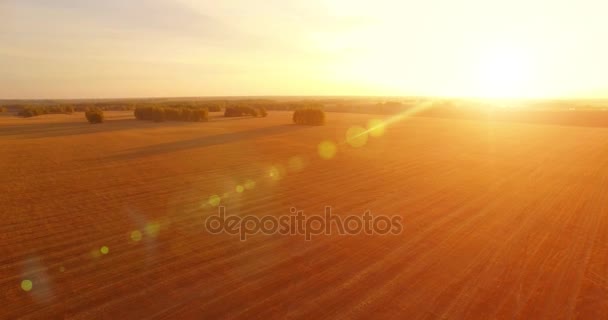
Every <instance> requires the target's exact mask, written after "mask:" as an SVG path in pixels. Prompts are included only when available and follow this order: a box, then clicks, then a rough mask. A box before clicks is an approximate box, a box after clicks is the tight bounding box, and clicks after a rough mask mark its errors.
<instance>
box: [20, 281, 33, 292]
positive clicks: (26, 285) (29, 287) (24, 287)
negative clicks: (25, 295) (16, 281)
mask: <svg viewBox="0 0 608 320" xmlns="http://www.w3.org/2000/svg"><path fill="white" fill-rule="evenodd" d="M33 287H34V283H33V282H32V280H28V279H25V280H23V281H21V289H22V290H23V291H25V292H29V291H30V290H32V288H33Z"/></svg>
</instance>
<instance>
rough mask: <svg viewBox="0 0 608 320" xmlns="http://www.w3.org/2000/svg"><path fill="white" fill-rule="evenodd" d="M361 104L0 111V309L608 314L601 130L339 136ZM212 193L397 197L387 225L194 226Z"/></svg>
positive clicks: (97, 313) (282, 200) (435, 124)
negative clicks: (300, 115)
mask: <svg viewBox="0 0 608 320" xmlns="http://www.w3.org/2000/svg"><path fill="white" fill-rule="evenodd" d="M375 117H376V116H372V115H366V114H345V113H328V114H327V124H326V125H325V126H321V127H307V126H297V125H293V124H291V113H289V112H271V113H270V114H269V116H268V117H267V118H259V119H256V118H234V119H232V118H230V119H228V118H221V117H217V116H215V117H212V121H210V122H208V123H178V122H166V123H160V124H159V123H154V122H142V121H136V120H135V119H133V115H132V112H119V111H116V112H106V122H105V123H104V124H100V125H90V124H88V123H86V121H84V119H83V116H82V114H81V113H75V114H72V115H45V116H39V117H34V118H28V119H22V118H16V117H10V116H3V117H0V155H1V156H0V169H1V170H2V174H1V175H0V182H1V183H0V202H1V203H2V206H1V207H2V224H1V226H0V228H1V232H0V235H1V238H0V248H2V249H1V253H2V254H1V255H0V279H1V280H0V300H1V301H2V305H3V306H2V307H1V308H0V318H3V319H14V318H17V317H31V318H55V317H56V318H71V319H86V318H91V317H103V318H125V319H137V318H166V319H179V318H199V319H201V318H216V317H244V318H258V319H266V318H287V317H289V318H307V319H316V318H330V317H331V318H362V319H364V318H398V319H434V318H469V319H471V318H477V319H494V318H496V319H513V318H515V319H600V318H602V317H605V315H606V314H608V291H607V290H608V289H607V288H608V212H607V211H606V206H607V205H608V193H607V192H606V190H607V187H608V180H607V179H608V162H607V161H606V159H608V149H607V148H606V141H608V129H605V128H588V127H574V126H556V125H542V124H519V123H510V122H491V121H471V120H457V119H439V118H424V117H410V118H405V119H402V120H401V121H399V122H395V123H393V124H392V125H391V126H388V127H387V128H386V132H385V133H384V134H383V135H382V136H379V137H369V139H368V140H367V142H366V143H365V145H363V146H361V147H359V148H355V147H352V146H351V145H349V144H348V143H344V139H345V132H347V130H348V129H349V128H350V127H352V126H355V125H358V126H366V124H367V123H368V121H369V120H370V119H372V118H375ZM323 141H333V142H335V144H336V146H337V152H336V154H335V156H333V157H331V158H329V159H324V158H322V157H320V156H319V153H318V145H319V143H321V142H323ZM294 163H296V164H297V165H295V166H294ZM269 173H270V174H269ZM273 173H274V174H273ZM240 185H247V186H248V187H247V188H246V189H242V190H241V192H235V188H236V187H238V186H240ZM213 197H217V198H221V205H222V206H225V207H226V210H227V211H228V212H229V213H231V214H235V215H281V214H287V213H288V212H289V208H291V207H297V208H298V209H301V210H304V211H305V212H306V213H322V212H323V209H324V207H325V206H332V207H333V210H334V212H335V213H337V214H340V215H342V214H344V215H346V214H351V215H361V214H363V213H364V211H366V210H371V212H373V213H376V214H387V215H388V214H390V215H399V216H401V217H402V221H403V231H402V233H401V234H399V235H388V236H378V235H354V236H340V235H334V234H332V235H319V236H315V237H314V238H313V239H312V240H311V241H306V240H304V239H303V238H302V237H300V236H282V235H264V234H256V235H252V236H250V237H249V238H248V239H247V241H240V240H239V239H238V237H234V236H232V235H226V234H219V235H214V234H210V233H208V232H206V230H205V222H204V221H205V217H207V216H209V215H212V214H214V213H215V212H216V208H215V206H213V205H210V204H209V202H210V201H209V199H212V198H213ZM24 280H29V281H30V283H31V286H30V288H27V289H29V291H26V290H24V289H23V281H24Z"/></svg>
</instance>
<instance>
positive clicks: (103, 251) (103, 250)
mask: <svg viewBox="0 0 608 320" xmlns="http://www.w3.org/2000/svg"><path fill="white" fill-rule="evenodd" d="M99 252H101V254H108V253H110V248H108V247H107V246H103V247H101V248H100V249H99Z"/></svg>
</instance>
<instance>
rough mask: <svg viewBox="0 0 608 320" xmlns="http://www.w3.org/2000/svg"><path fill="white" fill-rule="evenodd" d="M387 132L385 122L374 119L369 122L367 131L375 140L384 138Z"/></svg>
mask: <svg viewBox="0 0 608 320" xmlns="http://www.w3.org/2000/svg"><path fill="white" fill-rule="evenodd" d="M385 130H386V128H385V125H384V122H382V120H380V119H372V120H370V121H368V122H367V131H368V132H369V135H370V136H372V137H374V138H377V137H381V136H383V135H384V132H385Z"/></svg>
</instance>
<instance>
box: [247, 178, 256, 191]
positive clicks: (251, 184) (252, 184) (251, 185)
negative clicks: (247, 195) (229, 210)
mask: <svg viewBox="0 0 608 320" xmlns="http://www.w3.org/2000/svg"><path fill="white" fill-rule="evenodd" d="M253 188H255V181H253V180H251V179H248V180H247V181H245V189H247V190H251V189H253Z"/></svg>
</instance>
